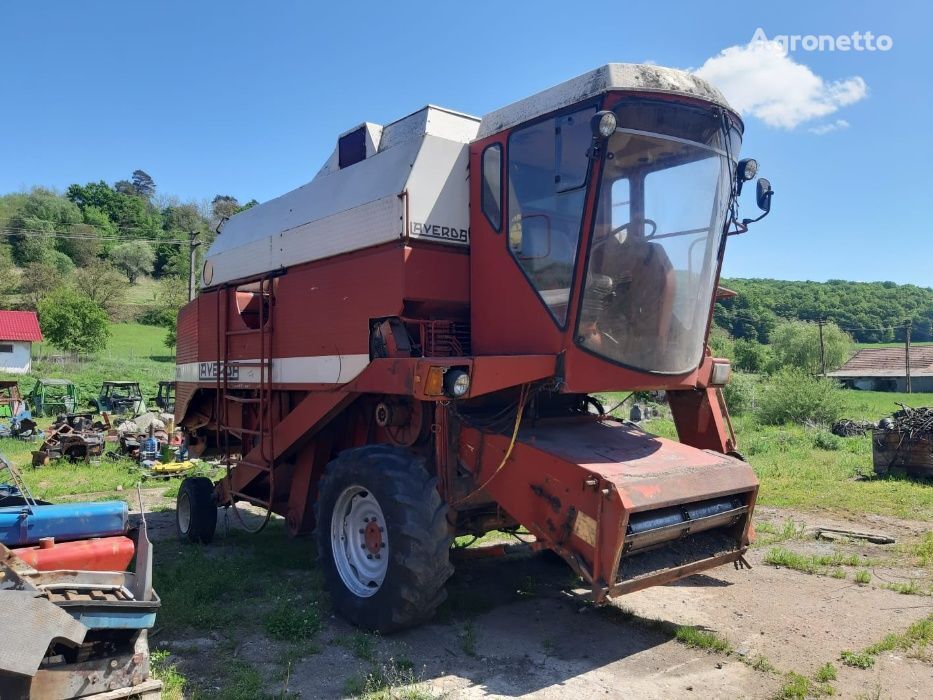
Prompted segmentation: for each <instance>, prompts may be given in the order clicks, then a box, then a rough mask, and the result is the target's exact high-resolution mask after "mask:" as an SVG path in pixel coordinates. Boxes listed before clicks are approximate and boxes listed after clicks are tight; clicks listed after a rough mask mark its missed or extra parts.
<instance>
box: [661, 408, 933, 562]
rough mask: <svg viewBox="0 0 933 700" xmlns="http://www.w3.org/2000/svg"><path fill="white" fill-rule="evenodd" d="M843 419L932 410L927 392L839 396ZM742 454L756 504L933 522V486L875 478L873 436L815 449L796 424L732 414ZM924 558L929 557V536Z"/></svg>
mask: <svg viewBox="0 0 933 700" xmlns="http://www.w3.org/2000/svg"><path fill="white" fill-rule="evenodd" d="M843 395H844V398H845V415H846V417H848V418H852V419H856V420H872V421H877V420H879V419H881V418H883V417H884V416H887V415H890V414H891V413H893V412H894V411H896V410H897V409H898V406H897V402H902V403H906V404H907V405H910V406H933V394H898V393H890V392H869V391H845V392H843ZM733 423H734V425H735V430H736V434H737V436H738V441H739V451H740V452H742V453H743V454H744V455H745V456H746V458H747V459H748V461H749V463H750V464H751V466H752V468H753V469H754V470H755V473H756V474H757V475H758V478H759V479H760V481H761V489H760V491H759V492H758V504H760V505H764V506H773V507H779V508H796V509H799V510H809V511H814V510H824V511H830V512H842V513H851V514H858V515H861V514H864V513H875V514H879V515H890V516H895V517H900V518H907V519H911V520H923V521H930V520H933V483H930V482H929V481H922V480H914V479H909V478H905V477H902V476H898V475H889V476H885V477H878V476H875V475H874V473H873V471H872V447H871V437H870V436H867V435H866V436H864V437H856V438H846V439H842V440H841V441H839V442H838V443H837V442H836V441H832V444H833V445H834V446H838V449H819V448H815V446H814V442H815V441H819V442H821V443H822V444H824V445H829V444H830V441H828V440H825V439H822V438H817V437H816V435H818V434H820V431H818V430H814V429H812V428H807V427H804V426H799V425H784V426H764V425H760V424H759V423H758V422H757V421H756V420H755V418H754V416H752V415H740V416H735V417H733ZM648 429H649V430H650V431H651V432H654V433H656V434H658V435H661V436H664V437H670V438H676V431H675V429H674V424H673V422H672V421H670V420H667V419H658V420H652V421H650V422H649V423H648ZM928 547H929V550H930V551H929V554H928V559H931V560H933V538H931V540H930V543H929V545H928Z"/></svg>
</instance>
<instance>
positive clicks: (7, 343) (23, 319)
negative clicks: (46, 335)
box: [0, 311, 42, 374]
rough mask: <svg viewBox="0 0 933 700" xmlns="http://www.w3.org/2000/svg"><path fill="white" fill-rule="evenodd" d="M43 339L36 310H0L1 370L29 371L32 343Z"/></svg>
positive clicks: (14, 372)
mask: <svg viewBox="0 0 933 700" xmlns="http://www.w3.org/2000/svg"><path fill="white" fill-rule="evenodd" d="M41 340H42V331H41V330H39V318H38V317H37V316H36V312H35V311H0V372H9V373H10V374H25V373H26V372H28V371H29V370H30V369H31V368H32V344H33V343H38V342H40V341H41Z"/></svg>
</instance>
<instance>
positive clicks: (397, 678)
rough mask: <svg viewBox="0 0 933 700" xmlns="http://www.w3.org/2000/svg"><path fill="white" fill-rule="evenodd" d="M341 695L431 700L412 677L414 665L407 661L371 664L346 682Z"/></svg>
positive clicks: (383, 699)
mask: <svg viewBox="0 0 933 700" xmlns="http://www.w3.org/2000/svg"><path fill="white" fill-rule="evenodd" d="M343 691H344V694H345V695H347V696H350V697H354V698H362V699H363V700H431V698H433V697H434V695H433V693H431V692H430V690H429V689H428V688H426V687H424V686H423V685H422V679H420V678H418V677H416V676H415V672H414V665H413V664H412V663H411V661H409V660H408V659H402V658H400V659H392V658H390V659H388V660H386V661H385V662H384V663H381V664H373V666H372V667H371V668H370V670H369V671H368V672H367V673H366V674H365V675H363V676H360V675H356V676H351V677H350V678H348V679H347V681H346V683H345V684H344V688H343Z"/></svg>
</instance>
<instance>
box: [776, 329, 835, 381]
mask: <svg viewBox="0 0 933 700" xmlns="http://www.w3.org/2000/svg"><path fill="white" fill-rule="evenodd" d="M823 350H824V356H825V359H826V371H830V370H833V369H837V368H838V367H841V366H842V365H843V364H844V363H845V361H846V360H848V359H849V357H850V356H851V354H852V338H851V337H850V336H849V334H848V333H846V332H845V331H843V330H842V329H841V328H839V326H837V325H836V324H835V323H827V324H824V325H823ZM771 351H772V352H773V354H774V357H773V360H772V362H771V364H772V365H773V367H774V368H781V367H796V368H797V369H800V370H804V371H806V372H810V373H811V374H815V373H816V372H819V371H820V328H819V325H818V324H816V323H809V322H807V321H785V322H783V323H781V324H780V325H778V327H777V328H775V329H774V331H772V332H771Z"/></svg>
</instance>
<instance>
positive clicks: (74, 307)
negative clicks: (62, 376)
mask: <svg viewBox="0 0 933 700" xmlns="http://www.w3.org/2000/svg"><path fill="white" fill-rule="evenodd" d="M39 325H40V327H41V328H42V334H43V335H44V336H45V337H46V339H47V340H48V341H49V342H50V343H52V345H54V346H55V347H56V348H58V349H59V350H64V351H65V352H88V353H93V352H98V351H100V350H103V349H104V347H105V346H106V345H107V339H108V338H109V337H110V325H109V323H108V322H107V314H106V313H104V310H103V309H102V308H100V306H98V305H97V304H96V303H95V302H94V301H92V300H91V299H89V298H88V297H86V296H84V295H83V294H79V293H78V292H74V291H72V290H70V289H59V290H58V291H56V292H53V293H52V294H49V295H48V296H47V297H45V298H44V299H43V300H42V301H41V302H40V303H39Z"/></svg>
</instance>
